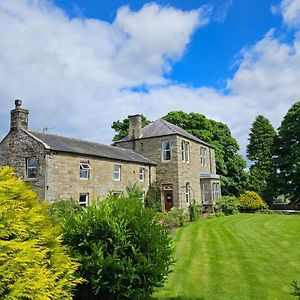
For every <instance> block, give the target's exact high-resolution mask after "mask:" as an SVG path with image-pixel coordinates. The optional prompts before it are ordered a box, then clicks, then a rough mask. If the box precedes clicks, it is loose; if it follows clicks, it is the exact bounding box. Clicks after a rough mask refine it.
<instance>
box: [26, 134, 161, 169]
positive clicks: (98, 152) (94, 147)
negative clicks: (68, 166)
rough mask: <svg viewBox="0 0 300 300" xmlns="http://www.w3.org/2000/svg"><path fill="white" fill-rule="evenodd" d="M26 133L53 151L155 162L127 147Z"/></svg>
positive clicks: (152, 163)
mask: <svg viewBox="0 0 300 300" xmlns="http://www.w3.org/2000/svg"><path fill="white" fill-rule="evenodd" d="M28 133H29V134H30V135H31V136H33V137H34V138H36V139H37V140H39V141H40V142H42V143H43V144H44V146H45V147H46V148H47V149H51V150H55V151H61V152H68V153H76V154H84V155H90V156H97V157H102V158H108V159H114V160H121V161H128V162H135V163H143V164H148V165H155V164H156V163H155V162H153V161H151V160H149V159H147V158H145V157H144V156H142V155H140V154H137V153H136V152H133V151H131V150H128V149H123V148H119V147H114V146H108V145H104V144H99V143H94V142H88V141H84V140H78V139H73V138H69V137H63V136H58V135H53V134H45V133H42V132H33V131H28Z"/></svg>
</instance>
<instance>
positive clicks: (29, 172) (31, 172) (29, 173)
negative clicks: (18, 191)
mask: <svg viewBox="0 0 300 300" xmlns="http://www.w3.org/2000/svg"><path fill="white" fill-rule="evenodd" d="M27 178H29V179H33V178H36V168H32V169H28V170H27Z"/></svg>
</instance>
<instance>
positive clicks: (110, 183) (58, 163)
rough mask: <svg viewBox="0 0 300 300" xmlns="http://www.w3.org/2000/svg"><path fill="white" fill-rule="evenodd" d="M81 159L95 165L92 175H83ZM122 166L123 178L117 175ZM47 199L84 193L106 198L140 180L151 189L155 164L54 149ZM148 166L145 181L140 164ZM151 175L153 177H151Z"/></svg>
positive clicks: (47, 174)
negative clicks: (59, 151) (119, 178)
mask: <svg viewBox="0 0 300 300" xmlns="http://www.w3.org/2000/svg"><path fill="white" fill-rule="evenodd" d="M80 162H88V163H89V164H90V166H91V170H90V177H89V179H82V178H80ZM116 164H117V165H120V166H121V180H120V181H116V180H114V179H113V170H114V165H116ZM46 165H47V172H46V199H47V200H48V201H50V202H51V201H56V200H58V199H70V198H72V199H75V200H77V199H79V195H80V194H81V193H88V194H89V199H94V198H97V197H99V198H101V199H104V198H105V197H106V196H107V195H108V193H109V192H110V191H111V192H113V191H114V192H125V194H126V187H127V186H128V185H129V184H133V183H138V184H139V185H140V187H141V189H142V190H143V192H145V193H146V192H147V191H148V188H149V183H150V181H152V180H155V167H154V166H152V167H150V166H145V165H143V164H139V163H131V162H123V161H115V160H113V161H112V160H108V159H102V158H97V157H94V158H93V157H89V156H79V155H72V154H68V153H66V154H63V153H52V154H50V155H47V157H46ZM140 166H143V167H145V181H139V167H140ZM150 177H151V178H150Z"/></svg>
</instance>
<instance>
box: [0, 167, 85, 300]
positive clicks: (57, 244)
mask: <svg viewBox="0 0 300 300" xmlns="http://www.w3.org/2000/svg"><path fill="white" fill-rule="evenodd" d="M47 210H48V207H47V205H46V204H40V203H39V200H38V197H37V195H36V194H35V193H34V192H32V191H31V190H30V189H29V188H28V186H27V185H26V184H25V183H24V182H22V181H21V180H19V179H16V177H15V176H14V174H13V170H12V169H11V168H8V167H4V168H0V298H1V299H72V290H73V289H74V287H75V286H76V284H77V283H78V282H80V281H81V280H79V279H76V278H75V275H74V274H75V271H76V269H77V268H78V264H77V263H76V262H75V261H74V260H72V259H71V258H70V257H69V256H68V255H67V248H66V247H63V246H62V245H61V239H60V234H61V228H60V227H59V226H58V225H57V224H54V223H53V222H52V221H51V219H50V218H49V215H48V211H47Z"/></svg>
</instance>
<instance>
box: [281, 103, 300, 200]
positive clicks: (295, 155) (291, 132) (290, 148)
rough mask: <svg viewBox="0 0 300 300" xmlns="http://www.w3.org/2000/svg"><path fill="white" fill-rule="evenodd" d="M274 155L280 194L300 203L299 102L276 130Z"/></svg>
mask: <svg viewBox="0 0 300 300" xmlns="http://www.w3.org/2000/svg"><path fill="white" fill-rule="evenodd" d="M275 155H276V158H275V162H276V167H277V170H278V172H277V173H278V175H277V177H278V182H279V186H280V188H281V192H282V193H283V194H284V195H285V196H287V197H288V198H289V199H290V200H291V201H292V202H294V203H300V101H298V102H296V103H295V104H294V105H293V106H292V107H291V108H290V109H289V111H288V112H287V114H286V115H285V117H284V119H283V121H282V123H281V125H280V127H279V129H278V138H277V139H276V143H275Z"/></svg>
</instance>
